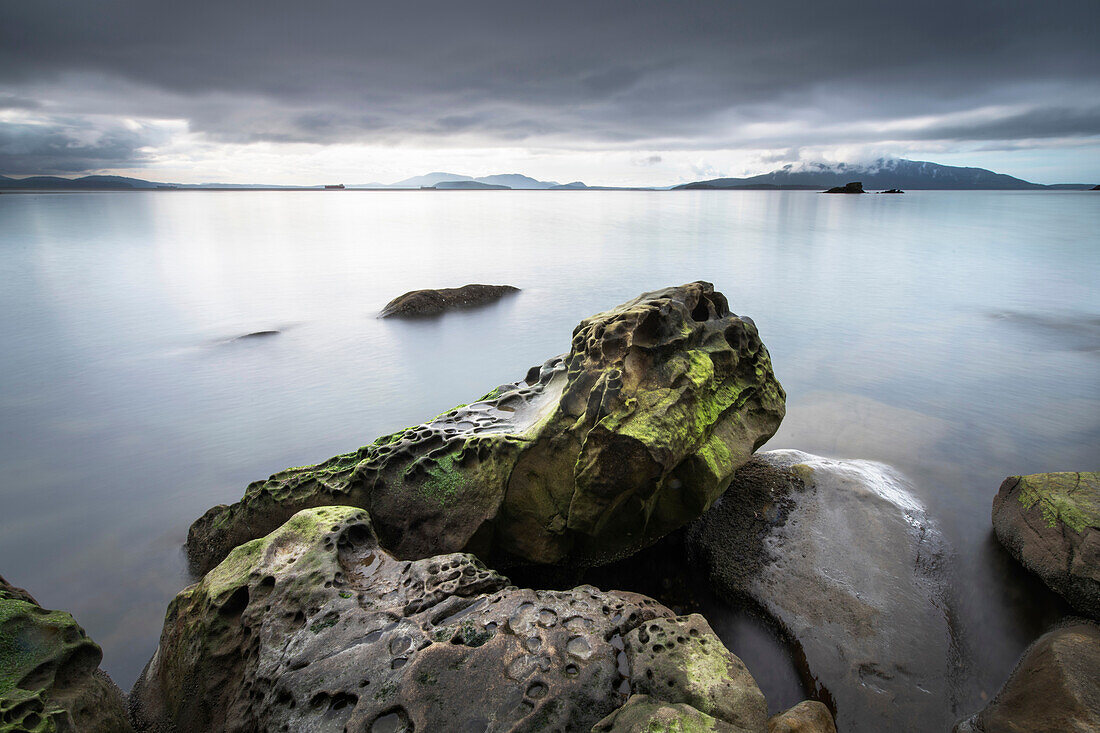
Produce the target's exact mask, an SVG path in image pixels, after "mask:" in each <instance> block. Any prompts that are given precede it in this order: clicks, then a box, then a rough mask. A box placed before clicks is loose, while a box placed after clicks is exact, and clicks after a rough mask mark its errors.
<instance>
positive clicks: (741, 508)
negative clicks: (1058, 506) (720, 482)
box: [687, 450, 956, 731]
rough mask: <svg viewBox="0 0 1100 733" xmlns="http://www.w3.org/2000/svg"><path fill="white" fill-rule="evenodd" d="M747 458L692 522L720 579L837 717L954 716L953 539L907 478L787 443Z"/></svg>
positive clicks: (697, 550)
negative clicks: (949, 574) (802, 668)
mask: <svg viewBox="0 0 1100 733" xmlns="http://www.w3.org/2000/svg"><path fill="white" fill-rule="evenodd" d="M743 471H744V474H742V473H741V472H740V471H739V472H738V475H737V476H735V477H734V480H733V483H732V484H731V486H730V488H729V490H727V492H726V493H725V494H724V495H723V496H722V498H721V500H720V501H719V502H717V503H716V504H715V506H714V507H713V508H712V509H711V510H710V511H708V512H707V513H706V514H705V515H703V517H701V518H700V519H699V520H697V521H696V522H695V523H693V524H692V525H691V526H690V527H689V529H688V532H687V543H688V548H689V552H690V554H691V556H692V558H693V561H694V562H696V563H698V564H699V565H700V567H701V568H702V569H703V570H704V572H705V573H706V574H707V576H708V577H709V579H710V583H711V584H712V585H713V587H714V588H715V589H716V590H717V591H718V592H719V594H721V595H724V596H725V597H727V598H728V599H730V600H731V601H732V602H737V603H740V602H744V601H748V602H749V603H751V604H753V605H755V606H757V607H759V608H761V609H762V610H763V611H764V612H766V613H767V614H768V615H770V616H771V617H772V618H774V619H775V620H776V621H777V622H778V623H779V624H780V625H781V626H782V627H783V629H784V630H785V631H786V632H787V634H788V636H789V637H790V639H791V640H792V642H793V643H795V644H796V646H797V647H798V648H799V649H800V651H801V654H802V656H803V657H804V660H805V665H806V672H807V674H808V676H809V677H810V680H809V681H810V682H811V683H812V684H813V685H814V686H815V687H817V690H818V691H817V694H815V697H819V698H820V699H824V700H827V701H831V702H832V703H833V704H835V709H836V721H837V723H836V724H837V727H838V729H840V730H844V731H881V730H895V731H926V730H931V729H935V728H937V727H938V728H940V729H944V728H946V727H948V726H950V724H951V722H952V720H953V718H954V717H955V716H956V714H955V713H953V712H952V711H951V710H950V703H949V702H946V701H949V700H950V695H949V684H948V682H949V675H950V674H951V670H952V659H953V658H954V645H953V639H952V636H951V633H950V628H949V624H948V620H947V616H946V614H947V602H946V599H945V596H944V591H943V587H944V584H943V579H942V577H941V569H940V559H941V556H942V554H943V552H944V546H943V541H942V539H941V537H940V535H939V533H938V532H937V530H936V528H935V527H934V525H933V524H932V523H931V522H930V521H929V519H928V517H927V516H926V515H925V513H924V510H923V509H922V507H921V506H920V504H919V503H918V502H917V501H916V499H915V498H914V497H913V495H912V494H911V493H910V492H909V490H908V487H907V484H906V482H905V480H904V479H903V478H902V477H901V476H899V475H898V474H897V473H895V472H894V471H892V470H891V469H890V468H889V467H888V466H885V465H883V464H879V463H873V462H869V461H834V460H830V459H824V458H819V457H817V456H812V455H809V454H806V453H801V452H798V451H786V450H783V451H771V452H767V453H762V454H759V455H758V456H756V457H755V458H754V460H753V462H752V463H750V464H749V465H748V466H746V468H745V469H743ZM761 487H765V488H766V490H763V489H762V488H761ZM750 518H751V519H750Z"/></svg>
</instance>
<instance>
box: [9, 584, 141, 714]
mask: <svg viewBox="0 0 1100 733" xmlns="http://www.w3.org/2000/svg"><path fill="white" fill-rule="evenodd" d="M102 658H103V652H102V651H101V650H100V648H99V646H98V645H96V643H95V642H93V641H92V640H91V639H89V638H88V636H87V635H86V634H85V633H84V629H82V628H80V626H78V625H77V623H76V621H74V620H73V617H72V616H70V615H69V614H67V613H65V612H64V611H48V610H46V609H44V608H42V607H40V606H39V605H38V603H36V602H35V600H34V598H32V597H31V595H30V594H29V593H27V592H26V591H25V590H22V589H21V588H15V587H13V586H11V585H9V584H8V583H7V582H6V581H5V580H4V579H3V578H0V731H2V732H3V733H7V732H8V731H11V732H12V733H15V732H16V731H19V732H20V733H55V732H56V733H61V732H63V731H111V732H112V733H124V732H125V731H131V730H132V729H131V728H130V723H129V721H128V720H127V716H126V701H125V700H124V698H123V696H122V693H121V691H120V690H119V689H118V688H117V687H116V686H115V684H114V683H113V682H112V681H111V678H110V677H108V676H107V674H106V673H105V672H103V671H101V670H100V669H99V662H100V660H101V659H102Z"/></svg>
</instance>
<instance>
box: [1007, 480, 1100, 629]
mask: <svg viewBox="0 0 1100 733" xmlns="http://www.w3.org/2000/svg"><path fill="white" fill-rule="evenodd" d="M993 530H994V532H995V533H996V535H997V539H998V540H1000V542H1001V544H1002V545H1004V546H1005V548H1006V549H1007V550H1008V551H1009V552H1010V553H1012V556H1013V557H1015V558H1016V559H1017V560H1019V561H1020V563H1021V564H1022V565H1023V566H1024V567H1026V568H1027V569H1028V570H1030V571H1031V572H1033V573H1035V574H1036V575H1038V576H1039V577H1040V578H1042V580H1043V582H1044V583H1046V584H1047V585H1048V586H1049V587H1050V588H1051V590H1053V591H1054V592H1056V593H1058V594H1060V595H1061V596H1062V597H1063V598H1065V599H1066V600H1067V601H1069V602H1070V604H1072V605H1073V607H1074V608H1076V609H1077V610H1078V611H1080V612H1081V613H1083V614H1087V615H1089V616H1091V617H1092V618H1094V619H1100V471H1091V472H1079V473H1078V472H1070V471H1067V472H1062V473H1037V474H1032V475H1030V476H1009V477H1008V478H1006V479H1005V480H1004V483H1002V484H1001V488H1000V490H999V491H998V492H997V496H996V497H995V498H994V499H993Z"/></svg>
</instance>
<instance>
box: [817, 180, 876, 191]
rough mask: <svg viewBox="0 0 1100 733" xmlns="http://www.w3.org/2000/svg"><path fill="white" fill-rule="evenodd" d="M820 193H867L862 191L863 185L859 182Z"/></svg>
mask: <svg viewBox="0 0 1100 733" xmlns="http://www.w3.org/2000/svg"><path fill="white" fill-rule="evenodd" d="M822 193H867V192H866V191H864V190H863V184H862V183H861V182H860V181H853V182H851V183H847V184H845V185H843V186H834V187H833V188H830V189H829V190H828V191H822Z"/></svg>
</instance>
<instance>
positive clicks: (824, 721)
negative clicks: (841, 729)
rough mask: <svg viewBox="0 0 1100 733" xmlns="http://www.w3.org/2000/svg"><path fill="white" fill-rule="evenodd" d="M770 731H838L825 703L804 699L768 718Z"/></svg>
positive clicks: (792, 732) (814, 732)
mask: <svg viewBox="0 0 1100 733" xmlns="http://www.w3.org/2000/svg"><path fill="white" fill-rule="evenodd" d="M768 733H836V725H834V724H833V716H832V713H830V712H829V708H827V707H825V705H824V704H822V703H820V702H818V701H816V700H803V701H802V702H800V703H798V704H797V705H795V706H793V707H791V708H789V709H787V710H784V711H783V712H781V713H779V714H778V715H773V716H772V717H770V718H768Z"/></svg>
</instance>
